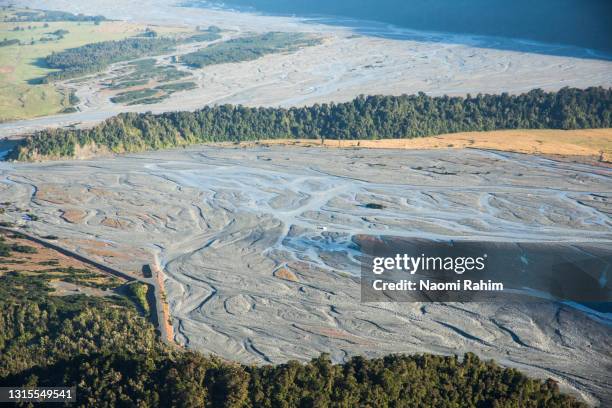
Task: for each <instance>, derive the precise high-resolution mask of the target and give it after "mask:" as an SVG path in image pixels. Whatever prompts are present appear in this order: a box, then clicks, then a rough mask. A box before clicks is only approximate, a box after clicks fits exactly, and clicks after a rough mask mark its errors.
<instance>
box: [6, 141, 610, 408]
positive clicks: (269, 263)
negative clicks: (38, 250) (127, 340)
mask: <svg viewBox="0 0 612 408" xmlns="http://www.w3.org/2000/svg"><path fill="white" fill-rule="evenodd" d="M611 178H612V172H611V171H610V169H609V168H606V167H594V166H589V165H585V164H576V163H565V162H558V161H553V160H549V159H546V158H542V157H538V156H526V155H519V154H514V153H500V152H492V151H484V150H476V149H470V150H451V149H449V150H418V151H405V150H392V149H385V150H377V149H354V148H353V149H325V148H305V147H287V146H271V147H265V146H254V147H249V148H243V147H238V146H235V147H194V148H191V149H184V150H178V151H164V152H152V153H146V154H138V155H129V156H123V157H117V158H103V159H97V160H88V161H76V162H75V161H73V162H53V163H44V164H16V163H4V164H3V165H2V176H1V180H2V183H0V201H2V202H3V201H11V202H13V204H14V206H15V207H18V208H20V209H21V210H25V209H30V210H31V213H34V214H36V215H37V216H38V217H39V218H40V219H39V220H38V221H24V220H23V219H21V215H20V213H19V212H17V211H11V212H7V213H6V214H4V215H3V216H2V217H3V218H2V219H3V220H4V221H15V222H18V223H21V224H26V225H27V226H28V228H29V230H30V231H31V232H33V233H37V234H39V235H41V236H44V235H48V234H53V235H56V236H58V237H60V240H59V242H60V243H61V244H62V245H64V246H65V247H67V248H69V249H72V250H74V251H76V252H79V253H83V254H86V255H88V256H90V257H92V258H94V259H98V260H100V261H104V262H106V263H108V264H110V265H114V266H117V267H118V268H120V269H121V270H125V271H128V272H133V273H134V274H137V273H139V271H140V269H141V267H142V265H143V264H147V263H151V262H156V263H157V264H159V266H160V267H161V268H162V269H163V271H164V274H165V277H166V278H165V287H166V290H167V296H168V301H169V306H170V311H171V314H172V322H173V326H174V334H175V340H176V341H177V342H178V343H179V344H182V345H184V346H186V347H189V348H193V349H197V350H200V351H203V352H210V353H215V354H218V355H221V356H222V357H224V358H228V359H231V360H238V361H242V362H251V363H278V362H283V361H286V360H288V359H299V360H304V359H309V358H311V357H314V356H316V355H318V354H319V353H321V352H329V353H331V354H332V356H333V358H334V359H335V360H342V359H344V358H346V357H347V356H350V355H355V354H364V355H370V356H373V355H385V354H388V353H398V352H407V353H414V352H435V353H463V352H466V351H473V352H476V353H478V354H479V355H481V356H483V357H485V358H495V359H496V360H498V361H500V362H501V363H503V364H506V365H510V366H514V367H517V368H520V369H521V370H524V371H526V372H527V373H529V374H531V375H534V376H539V377H552V378H555V379H556V380H558V381H560V382H561V384H562V386H564V387H567V388H568V389H570V390H571V391H572V392H574V393H577V394H580V395H581V396H582V397H583V398H584V399H585V400H587V401H589V402H596V401H597V400H598V399H599V400H602V399H603V400H606V399H607V400H609V399H610V398H611V397H612V395H611V394H610V388H609V386H608V384H609V383H610V381H612V376H611V375H610V372H611V371H610V366H611V364H612V362H611V360H610V355H611V352H612V349H611V347H610V344H609V338H610V335H611V334H612V330H611V326H610V323H611V320H610V317H609V315H605V314H601V313H596V312H592V311H591V312H586V313H585V312H582V311H580V310H578V309H576V308H575V307H570V306H569V305H563V304H559V303H553V302H542V303H538V304H499V303H490V304H480V303H448V304H444V303H437V304H421V303H361V302H360V288H359V280H358V277H359V264H358V259H359V255H360V253H359V250H358V247H357V246H356V245H355V240H354V237H355V236H356V235H358V234H359V235H365V236H378V235H395V236H403V237H420V238H431V239H449V238H450V239H477V240H496V241H510V242H517V241H546V242H576V241H581V242H592V243H599V244H601V245H606V244H608V245H609V243H610V242H612V220H611V219H610V212H611V211H612V207H611V204H610V197H611V195H612V189H611V185H612V183H611ZM367 204H379V205H380V206H381V207H382V208H381V207H377V206H371V205H370V206H367ZM368 207H372V208H368Z"/></svg>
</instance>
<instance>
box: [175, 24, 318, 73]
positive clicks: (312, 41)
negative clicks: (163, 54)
mask: <svg viewBox="0 0 612 408" xmlns="http://www.w3.org/2000/svg"><path fill="white" fill-rule="evenodd" d="M318 43H319V40H318V39H316V38H310V37H308V36H306V35H304V34H302V33H278V32H271V33H265V34H260V35H254V36H251V37H241V38H234V39H232V40H228V41H224V42H220V43H216V44H212V45H209V46H208V47H206V48H204V49H201V50H198V51H195V52H192V53H189V54H187V55H184V56H182V57H181V58H180V61H181V62H182V63H184V64H186V65H189V66H191V67H196V68H203V67H205V66H208V65H215V64H225V63H230V62H242V61H251V60H255V59H257V58H260V57H263V56H264V55H267V54H274V53H279V52H287V51H293V50H296V49H298V48H300V47H307V46H312V45H316V44H318Z"/></svg>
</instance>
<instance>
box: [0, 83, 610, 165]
mask: <svg viewBox="0 0 612 408" xmlns="http://www.w3.org/2000/svg"><path fill="white" fill-rule="evenodd" d="M605 127H612V89H604V88H588V89H585V90H581V89H575V88H564V89H561V90H560V91H558V92H544V91H542V90H533V91H530V92H528V93H525V94H521V95H508V94H501V95H477V96H474V97H472V96H467V97H465V98H464V97H448V96H442V97H430V96H427V95H425V94H423V93H420V94H418V95H410V96H408V95H402V96H368V97H359V98H357V99H355V100H353V101H351V102H347V103H338V104H334V103H332V104H321V105H319V104H316V105H313V106H310V107H303V108H291V109H283V108H248V107H244V106H232V105H222V106H212V107H205V108H203V109H201V110H198V111H195V112H167V113H163V114H159V115H153V114H150V113H144V114H138V113H123V114H120V115H118V116H115V117H112V118H110V119H107V120H106V121H104V122H103V123H101V124H99V125H97V126H95V127H93V128H91V129H56V130H45V131H41V132H37V133H35V134H34V135H32V136H30V137H28V138H26V139H24V140H23V141H22V142H21V143H20V144H18V145H16V146H15V148H14V149H13V150H12V151H11V153H10V154H9V156H8V158H9V159H13V160H25V161H27V160H38V159H43V158H60V157H72V156H74V154H75V148H76V147H77V146H85V145H90V144H93V143H95V144H96V145H97V146H99V147H106V148H108V149H109V150H110V151H112V152H115V153H122V152H137V151H143V150H148V149H161V148H170V147H176V146H183V145H188V144H194V143H203V142H218V141H234V142H237V141H242V140H257V139H275V138H310V139H319V138H329V139H383V138H412V137H419V136H429V135H437V134H443V133H452V132H462V131H486V130H498V129H521V128H524V129H543V128H552V129H583V128H605Z"/></svg>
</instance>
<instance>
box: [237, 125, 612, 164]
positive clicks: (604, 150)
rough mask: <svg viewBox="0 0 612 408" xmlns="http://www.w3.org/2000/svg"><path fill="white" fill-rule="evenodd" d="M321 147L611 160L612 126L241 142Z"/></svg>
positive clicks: (608, 161) (609, 161)
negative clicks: (472, 150) (492, 152)
mask: <svg viewBox="0 0 612 408" xmlns="http://www.w3.org/2000/svg"><path fill="white" fill-rule="evenodd" d="M252 144H267V145H291V146H303V147H313V146H325V147H340V148H355V147H362V148H376V149H465V148H476V149H491V150H500V151H506V152H516V153H527V154H542V155H554V156H568V157H585V158H592V159H593V160H594V161H600V162H607V163H612V129H584V130H554V129H552V130H499V131H493V132H464V133H451V134H446V135H440V136H432V137H420V138H414V139H384V140H325V142H324V143H322V142H321V141H320V140H312V139H299V140H288V139H284V140H266V141H261V142H244V143H243V145H252Z"/></svg>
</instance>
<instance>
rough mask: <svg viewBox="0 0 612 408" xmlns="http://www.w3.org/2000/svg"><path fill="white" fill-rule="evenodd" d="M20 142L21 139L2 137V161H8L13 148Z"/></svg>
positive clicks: (0, 158)
mask: <svg viewBox="0 0 612 408" xmlns="http://www.w3.org/2000/svg"><path fill="white" fill-rule="evenodd" d="M19 142H20V141H19V140H9V139H0V161H6V159H7V157H8V155H9V153H10V152H11V150H13V148H14V147H15V146H17V145H18V144H19Z"/></svg>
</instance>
